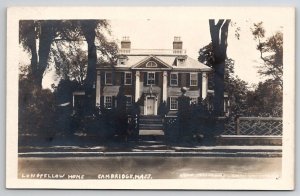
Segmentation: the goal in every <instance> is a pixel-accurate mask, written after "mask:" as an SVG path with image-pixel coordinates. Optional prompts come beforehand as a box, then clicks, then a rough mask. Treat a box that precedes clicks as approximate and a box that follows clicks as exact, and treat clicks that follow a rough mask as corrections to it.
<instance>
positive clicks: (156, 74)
mask: <svg viewBox="0 0 300 196" xmlns="http://www.w3.org/2000/svg"><path fill="white" fill-rule="evenodd" d="M158 80H159V72H155V85H158Z"/></svg>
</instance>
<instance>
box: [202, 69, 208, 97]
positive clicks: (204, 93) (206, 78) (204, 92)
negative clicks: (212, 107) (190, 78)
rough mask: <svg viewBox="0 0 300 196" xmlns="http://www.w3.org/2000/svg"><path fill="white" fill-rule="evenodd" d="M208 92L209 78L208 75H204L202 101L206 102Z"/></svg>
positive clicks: (204, 73)
mask: <svg viewBox="0 0 300 196" xmlns="http://www.w3.org/2000/svg"><path fill="white" fill-rule="evenodd" d="M207 90H208V77H207V73H206V72H203V73H202V99H203V100H204V99H205V98H206V96H207Z"/></svg>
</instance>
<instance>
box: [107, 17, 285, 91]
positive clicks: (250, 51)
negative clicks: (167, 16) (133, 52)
mask: <svg viewBox="0 0 300 196" xmlns="http://www.w3.org/2000/svg"><path fill="white" fill-rule="evenodd" d="M257 22H260V21H252V20H251V19H242V20H233V21H232V23H231V25H230V27H229V34H228V48H227V56H228V57H230V58H232V59H234V60H235V74H236V75H237V76H238V77H239V78H241V79H243V80H244V81H246V82H248V83H249V86H251V84H257V83H258V82H260V81H264V80H265V79H266V78H265V77H262V76H260V75H259V74H258V67H259V66H261V65H263V64H262V63H263V62H262V60H261V59H260V58H259V57H260V53H259V51H258V50H256V45H257V42H256V41H255V40H254V39H253V35H252V33H251V30H250V28H251V27H252V26H253V23H257ZM263 22H264V25H263V26H264V27H265V29H266V37H268V36H271V35H272V34H275V32H276V31H278V30H282V27H281V24H276V22H274V21H272V22H269V23H268V22H267V21H263ZM233 24H234V25H233ZM111 27H112V32H113V35H114V36H115V37H117V38H118V40H119V41H121V39H122V37H123V36H129V37H130V40H131V48H135V49H139V48H140V49H172V42H173V39H174V36H180V37H181V40H182V41H183V49H186V50H187V54H188V55H189V56H190V57H192V58H194V59H197V58H198V56H199V54H198V52H199V49H200V48H202V47H203V46H205V45H207V44H209V43H210V41H211V37H210V32H209V24H208V20H207V19H206V20H178V19H177V20H176V21H175V20H173V21H172V20H157V19H156V20H155V19H138V20H134V21H132V20H111ZM237 27H240V29H241V30H240V39H237V38H236V36H235V29H236V28H237Z"/></svg>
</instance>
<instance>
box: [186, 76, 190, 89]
mask: <svg viewBox="0 0 300 196" xmlns="http://www.w3.org/2000/svg"><path fill="white" fill-rule="evenodd" d="M186 86H190V73H187V74H186Z"/></svg>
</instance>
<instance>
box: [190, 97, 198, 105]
mask: <svg viewBox="0 0 300 196" xmlns="http://www.w3.org/2000/svg"><path fill="white" fill-rule="evenodd" d="M190 102H191V104H197V103H198V97H191V100H190Z"/></svg>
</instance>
